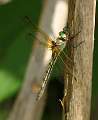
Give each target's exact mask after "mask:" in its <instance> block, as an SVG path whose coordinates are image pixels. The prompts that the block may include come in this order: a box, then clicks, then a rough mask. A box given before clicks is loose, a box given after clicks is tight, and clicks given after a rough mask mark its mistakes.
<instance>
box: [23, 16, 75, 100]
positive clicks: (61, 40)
mask: <svg viewBox="0 0 98 120" xmlns="http://www.w3.org/2000/svg"><path fill="white" fill-rule="evenodd" d="M25 20H26V21H27V22H29V23H30V24H31V25H32V26H33V27H35V26H34V25H33V23H32V21H31V19H30V18H29V17H28V16H25ZM35 32H36V33H40V34H42V35H43V36H44V38H45V39H46V40H47V41H48V42H47V46H48V49H50V50H51V51H52V56H51V60H50V62H49V64H48V67H47V70H46V71H45V73H46V74H45V75H44V77H43V81H42V84H41V85H39V84H33V85H32V91H33V92H36V93H37V98H36V100H37V101H39V100H40V98H41V97H42V96H43V93H44V91H45V89H46V86H47V83H48V81H49V78H50V75H51V73H52V69H53V66H54V65H55V63H56V61H57V59H58V58H60V59H61V61H62V62H63V63H64V61H63V59H62V57H61V56H60V54H61V52H63V54H64V56H65V57H66V58H67V59H68V60H69V61H71V62H72V60H71V59H70V58H69V57H68V56H67V55H66V53H65V52H64V51H63V50H64V48H65V47H66V44H67V42H68V41H69V40H71V39H73V38H74V36H71V35H70V30H69V28H68V26H65V27H64V28H63V30H62V31H60V32H59V34H58V37H57V38H56V39H52V38H51V37H50V36H48V35H47V34H46V33H45V32H44V31H43V30H41V29H40V28H36V29H35ZM64 65H65V66H66V69H67V70H68V72H69V73H70V74H71V75H72V73H71V72H70V69H69V67H68V66H67V64H65V63H64ZM74 78H75V79H76V77H75V76H74Z"/></svg>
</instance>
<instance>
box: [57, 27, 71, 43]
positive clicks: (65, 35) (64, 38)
mask: <svg viewBox="0 0 98 120" xmlns="http://www.w3.org/2000/svg"><path fill="white" fill-rule="evenodd" d="M68 37H69V28H68V27H64V28H63V31H61V32H59V39H60V40H62V41H67V40H68Z"/></svg>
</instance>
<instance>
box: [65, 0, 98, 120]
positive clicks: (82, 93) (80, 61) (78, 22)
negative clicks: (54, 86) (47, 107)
mask: <svg viewBox="0 0 98 120" xmlns="http://www.w3.org/2000/svg"><path fill="white" fill-rule="evenodd" d="M95 7H96V1H95V0H69V13H68V24H69V25H70V29H71V32H72V34H74V35H75V34H77V33H78V32H79V34H78V35H76V36H75V37H74V39H73V40H71V41H69V44H68V49H69V57H71V59H72V60H73V61H74V66H73V65H72V64H69V67H70V69H71V70H72V73H73V74H74V75H75V77H76V80H75V78H74V77H73V76H72V75H69V74H68V75H67V76H66V73H65V89H66V79H68V84H67V95H65V96H64V100H63V102H64V108H65V109H64V110H66V111H64V112H65V113H64V119H67V120H89V119H90V107H91V89H92V65H93V49H94V27H95ZM81 41H83V42H82V43H81ZM80 43H81V44H80ZM73 44H74V46H76V47H75V48H73V47H72V45H73ZM77 45H78V46H77ZM65 64H66V60H65ZM66 77H67V78H66Z"/></svg>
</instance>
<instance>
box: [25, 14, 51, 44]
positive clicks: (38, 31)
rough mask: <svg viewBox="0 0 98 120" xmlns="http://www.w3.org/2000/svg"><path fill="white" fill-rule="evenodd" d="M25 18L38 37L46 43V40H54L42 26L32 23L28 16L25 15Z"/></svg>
mask: <svg viewBox="0 0 98 120" xmlns="http://www.w3.org/2000/svg"><path fill="white" fill-rule="evenodd" d="M24 20H25V22H26V23H27V24H29V25H30V26H31V27H32V33H35V34H36V35H37V38H38V39H39V40H40V41H42V42H44V43H46V41H47V40H48V41H52V39H51V38H50V37H49V36H48V34H47V33H45V32H44V31H43V30H42V29H41V28H39V27H38V26H37V25H35V24H33V23H32V20H31V19H30V18H29V17H28V16H25V17H24Z"/></svg>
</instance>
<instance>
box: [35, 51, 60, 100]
mask: <svg viewBox="0 0 98 120" xmlns="http://www.w3.org/2000/svg"><path fill="white" fill-rule="evenodd" d="M59 54H60V52H59V53H58V54H55V56H54V57H52V59H51V60H50V63H49V65H48V68H47V70H46V74H45V76H44V78H43V82H42V86H41V89H40V91H39V93H38V96H37V100H39V99H40V98H41V97H42V95H43V93H44V91H45V88H46V86H47V83H48V80H49V78H50V75H51V72H52V69H53V66H54V64H55V62H56V60H57V58H58V56H59Z"/></svg>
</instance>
